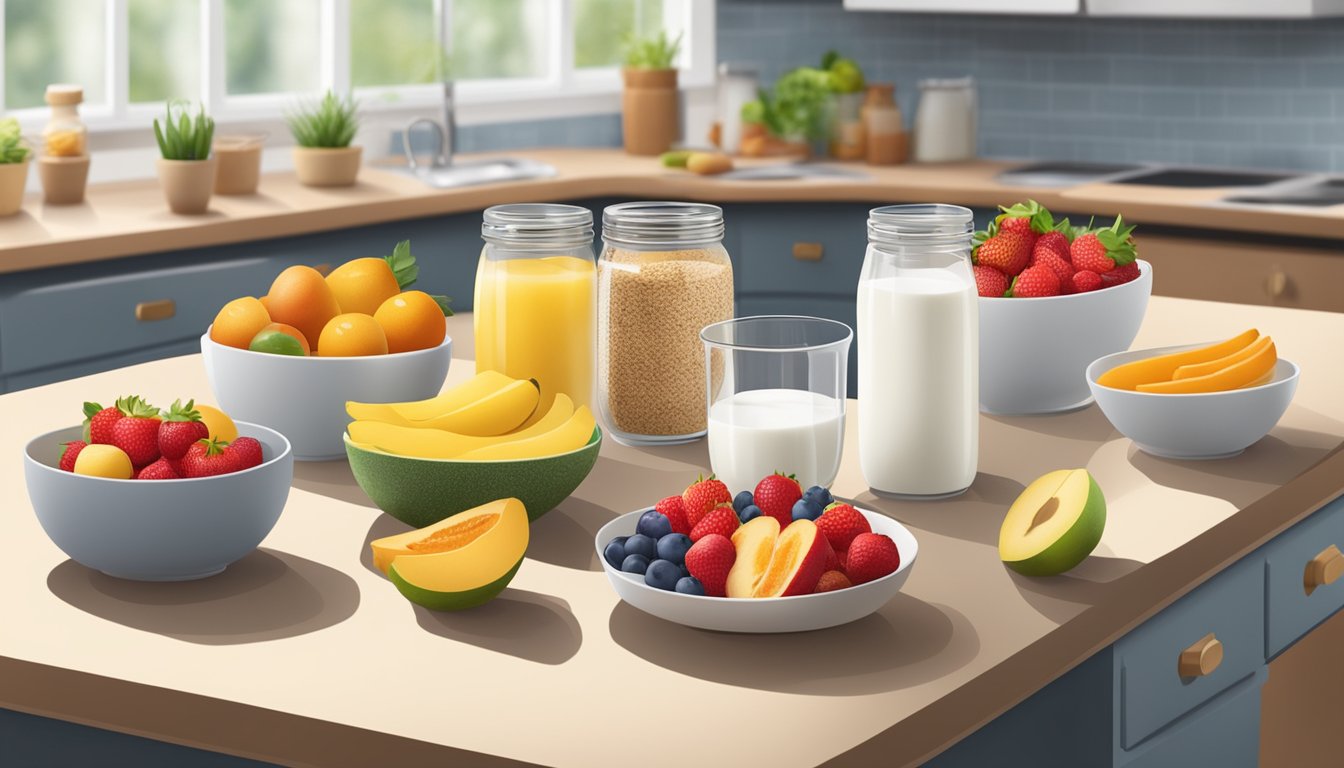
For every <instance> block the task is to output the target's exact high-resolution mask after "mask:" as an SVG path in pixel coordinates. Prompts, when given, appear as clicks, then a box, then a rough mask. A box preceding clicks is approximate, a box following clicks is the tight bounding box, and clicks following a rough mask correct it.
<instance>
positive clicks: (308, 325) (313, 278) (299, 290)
mask: <svg viewBox="0 0 1344 768" xmlns="http://www.w3.org/2000/svg"><path fill="white" fill-rule="evenodd" d="M266 306H268V307H270V310H271V320H272V321H274V322H277V323H284V324H285V325H292V326H294V327H295V328H298V329H299V332H300V333H302V334H303V336H304V338H306V339H308V343H309V344H312V342H313V341H314V340H316V339H317V338H318V336H320V335H321V334H322V329H323V328H324V327H325V326H326V324H327V321H328V320H331V318H333V317H335V316H337V315H339V314H341V305H339V304H337V303H336V297H335V296H333V295H332V293H331V289H330V288H328V287H327V281H326V280H324V279H322V273H320V272H318V271H317V270H316V269H313V268H312V267H306V266H303V265H301V264H300V265H296V266H293V267H290V268H289V269H286V270H285V271H284V272H281V273H280V274H279V275H278V276H277V277H276V278H275V282H273V283H271V291H270V293H268V294H267V295H266ZM249 341H250V339H249ZM318 346H319V347H320V346H321V344H319V345H318Z"/></svg>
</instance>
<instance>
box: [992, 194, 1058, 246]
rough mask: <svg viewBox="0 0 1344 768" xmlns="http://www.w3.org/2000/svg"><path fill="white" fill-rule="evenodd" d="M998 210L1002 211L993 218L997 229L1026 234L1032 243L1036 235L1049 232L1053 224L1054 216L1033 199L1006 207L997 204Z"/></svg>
mask: <svg viewBox="0 0 1344 768" xmlns="http://www.w3.org/2000/svg"><path fill="white" fill-rule="evenodd" d="M999 210H1000V211H1003V213H1000V214H999V215H998V216H997V217H995V219H994V223H995V224H997V225H998V228H999V231H1000V232H1017V233H1018V234H1021V235H1027V236H1028V237H1029V238H1030V240H1031V241H1032V243H1033V244H1034V243H1035V241H1036V238H1037V237H1039V236H1040V235H1043V234H1045V233H1046V232H1049V231H1050V230H1051V229H1053V228H1054V226H1055V218H1054V216H1052V215H1051V214H1050V211H1048V210H1046V208H1045V206H1043V205H1041V204H1040V203H1038V202H1036V201H1035V200H1028V201H1026V202H1025V203H1014V204H1013V205H1011V206H1008V207H1007V208H1005V207H1003V206H999Z"/></svg>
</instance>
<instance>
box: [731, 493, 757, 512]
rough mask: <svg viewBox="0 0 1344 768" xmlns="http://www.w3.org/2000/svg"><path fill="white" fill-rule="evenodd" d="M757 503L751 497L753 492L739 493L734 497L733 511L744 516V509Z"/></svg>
mask: <svg viewBox="0 0 1344 768" xmlns="http://www.w3.org/2000/svg"><path fill="white" fill-rule="evenodd" d="M755 501H756V500H755V499H753V498H752V497H751V491H738V493H737V495H736V496H734V497H733V511H734V512H736V513H738V514H742V509H743V508H744V507H748V506H751V505H752V504H753V503H755Z"/></svg>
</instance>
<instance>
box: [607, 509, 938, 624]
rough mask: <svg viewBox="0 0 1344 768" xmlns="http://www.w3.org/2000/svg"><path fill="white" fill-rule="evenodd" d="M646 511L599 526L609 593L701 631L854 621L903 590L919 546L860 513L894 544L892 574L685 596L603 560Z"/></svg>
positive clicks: (884, 521) (897, 527)
mask: <svg viewBox="0 0 1344 768" xmlns="http://www.w3.org/2000/svg"><path fill="white" fill-rule="evenodd" d="M647 511H648V508H646V509H640V510H636V511H634V512H630V513H627V514H624V515H621V516H620V517H618V518H616V519H615V520H612V521H611V522H609V523H607V524H606V525H604V526H602V529H601V530H599V531H598V532H597V537H596V539H595V540H594V545H595V546H596V547H597V559H598V560H599V561H600V562H601V563H602V569H603V570H604V571H606V574H607V580H608V581H610V582H611V587H612V589H614V590H616V594H617V595H619V596H620V598H621V599H622V600H624V601H625V602H627V603H629V604H630V605H632V606H634V607H635V608H638V609H639V610H641V611H644V612H645V613H649V614H652V615H654V616H657V617H658V618H660V619H666V620H667V621H671V622H675V623H677V624H684V625H686V626H688V627H697V628H699V629H713V630H718V631H720V632H754V633H770V632H806V631H809V630H813V629H824V628H826V627H834V626H839V625H840V624H848V623H849V622H851V621H857V620H858V619H861V618H863V617H864V616H867V615H868V614H870V613H873V612H874V611H876V610H878V609H879V608H881V607H882V606H884V605H886V604H887V602H888V601H890V600H891V599H892V598H893V597H895V596H896V593H897V592H900V591H901V587H902V586H903V585H904V584H905V580H906V579H907V578H908V577H909V576H910V569H911V567H913V566H914V564H915V557H916V556H917V555H918V554H919V543H918V542H917V541H915V536H914V534H912V533H910V531H909V529H907V528H906V527H905V526H903V525H901V524H900V523H898V522H896V521H895V520H893V519H891V518H889V517H887V516H886V515H881V514H878V513H876V512H869V511H868V510H864V509H861V510H859V511H860V512H861V513H863V516H864V517H866V518H868V524H869V525H870V526H872V529H873V533H884V534H886V535H887V536H890V537H891V540H892V541H893V542H895V543H896V549H897V551H899V552H900V553H901V565H900V567H899V568H897V569H896V571H895V572H894V573H890V574H887V575H886V576H883V577H882V578H880V579H876V580H874V581H870V582H868V583H867V584H860V585H858V586H856V587H850V588H849V589H841V590H837V591H835V592H823V593H821V594H816V595H797V596H794V597H762V598H731V597H700V596H698V595H683V594H681V593H679V592H669V591H667V590H662V589H655V588H654V587H650V586H649V585H647V584H645V583H644V577H643V576H636V575H634V574H629V573H623V572H621V571H619V570H617V569H615V568H612V567H611V564H610V563H608V562H607V559H606V558H605V557H603V556H602V549H603V547H605V546H606V544H607V542H609V541H611V540H612V539H613V538H615V537H617V536H629V535H631V534H633V533H634V532H635V524H636V523H637V522H638V521H639V516H640V515H642V514H644V513H645V512H647Z"/></svg>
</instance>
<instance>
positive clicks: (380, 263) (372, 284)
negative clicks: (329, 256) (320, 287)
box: [327, 256, 401, 315]
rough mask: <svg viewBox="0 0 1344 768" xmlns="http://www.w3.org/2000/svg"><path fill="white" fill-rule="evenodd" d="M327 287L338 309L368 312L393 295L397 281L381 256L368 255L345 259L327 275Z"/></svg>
mask: <svg viewBox="0 0 1344 768" xmlns="http://www.w3.org/2000/svg"><path fill="white" fill-rule="evenodd" d="M327 287H329V288H331V292H332V294H333V295H335V296H336V302H337V303H338V304H340V305H341V311H342V312H362V313H363V314H366V315H372V314H373V313H374V312H377V311H378V307H380V306H382V304H383V302H384V301H387V300H388V299H390V298H392V297H393V296H396V295H397V292H398V291H400V290H401V286H400V285H398V284H397V277H396V275H394V274H392V267H390V266H388V264H387V262H386V261H384V260H383V259H379V258H376V257H372V256H371V257H369V258H366V259H355V260H354V261H347V262H346V263H344V264H342V265H341V266H339V267H337V268H336V269H334V270H332V273H331V274H329V275H327Z"/></svg>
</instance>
